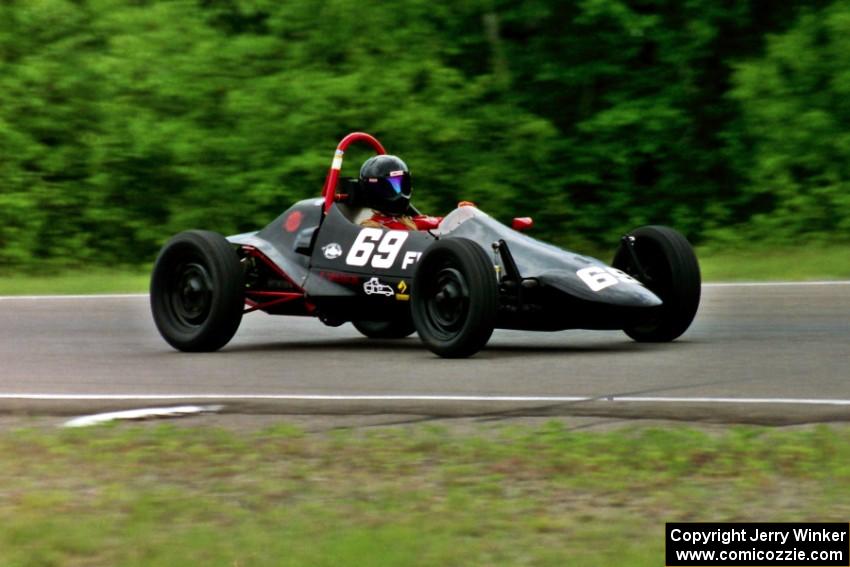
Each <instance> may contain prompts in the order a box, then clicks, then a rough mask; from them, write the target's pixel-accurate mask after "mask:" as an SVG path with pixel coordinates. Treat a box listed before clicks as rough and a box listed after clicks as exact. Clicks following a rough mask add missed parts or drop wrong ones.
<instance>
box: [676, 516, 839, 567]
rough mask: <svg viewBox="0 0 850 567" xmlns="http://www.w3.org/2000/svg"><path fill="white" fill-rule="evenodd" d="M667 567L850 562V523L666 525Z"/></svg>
mask: <svg viewBox="0 0 850 567" xmlns="http://www.w3.org/2000/svg"><path fill="white" fill-rule="evenodd" d="M665 540H666V544H665V549H666V563H665V564H666V565H667V567H701V566H703V565H708V566H711V565H727V566H735V567H748V566H750V565H755V566H760V567H767V566H769V567H775V566H783V565H787V566H789V567H790V566H792V565H795V566H804V567H832V566H848V565H850V524H840V523H777V522H765V523H699V522H695V523H690V522H687V523H686V522H679V523H668V524H667V530H666V535H665Z"/></svg>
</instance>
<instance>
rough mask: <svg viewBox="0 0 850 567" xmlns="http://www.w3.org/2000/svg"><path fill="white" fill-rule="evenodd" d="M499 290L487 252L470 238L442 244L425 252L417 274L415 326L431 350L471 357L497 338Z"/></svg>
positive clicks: (413, 301) (413, 300)
mask: <svg viewBox="0 0 850 567" xmlns="http://www.w3.org/2000/svg"><path fill="white" fill-rule="evenodd" d="M498 292H499V290H498V285H497V283H496V272H495V270H494V267H493V261H492V259H491V258H489V257H488V255H487V253H486V252H485V251H484V249H482V248H481V247H480V246H479V245H478V244H476V243H475V242H473V241H472V240H468V239H466V238H447V239H444V240H438V241H437V242H435V243H434V244H432V245H431V246H430V247H429V248H428V249H427V250H426V251H425V253H424V254H422V259H421V260H420V261H419V263H418V265H417V267H416V273H415V274H414V276H413V287H412V288H411V294H410V299H411V312H412V315H413V325H414V326H415V327H416V331H417V332H418V333H419V337H420V338H421V339H422V342H423V343H425V346H427V347H428V348H429V349H430V350H431V351H432V352H434V353H436V354H438V355H440V356H442V357H445V358H463V357H467V356H471V355H473V354H475V353H476V352H478V351H479V350H481V349H482V348H483V347H484V345H485V344H487V341H488V340H489V339H490V335H492V334H493V328H494V327H495V324H496V311H497V308H498Z"/></svg>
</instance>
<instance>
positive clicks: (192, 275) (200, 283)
mask: <svg viewBox="0 0 850 567" xmlns="http://www.w3.org/2000/svg"><path fill="white" fill-rule="evenodd" d="M169 288H170V289H169V294H168V296H169V301H170V303H171V309H172V311H173V313H174V315H175V316H176V317H177V319H178V320H179V321H180V322H182V323H183V324H186V325H192V326H197V325H200V324H201V323H203V322H204V321H205V320H206V319H207V316H208V315H209V313H210V308H211V306H212V292H213V287H212V280H211V278H210V275H209V272H208V271H207V269H206V267H205V266H204V265H203V264H199V263H197V262H191V263H187V264H183V265H182V266H179V267H178V269H177V270H175V276H174V279H173V281H172V285H171V286H169Z"/></svg>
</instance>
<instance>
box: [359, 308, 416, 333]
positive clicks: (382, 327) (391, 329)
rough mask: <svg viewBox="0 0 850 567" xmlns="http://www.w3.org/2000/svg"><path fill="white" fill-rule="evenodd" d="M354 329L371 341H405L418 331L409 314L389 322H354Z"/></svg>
mask: <svg viewBox="0 0 850 567" xmlns="http://www.w3.org/2000/svg"><path fill="white" fill-rule="evenodd" d="M351 324H352V325H354V328H355V329H357V330H358V331H360V333H361V334H362V335H363V336H366V337H368V338H370V339H403V338H405V337H409V336H410V335H412V334H413V333H414V331H416V328H415V327H414V326H413V320H412V319H411V318H410V314H409V313H404V314H403V315H401V316H399V317H396V318H394V319H390V320H389V321H363V320H360V321H352V322H351Z"/></svg>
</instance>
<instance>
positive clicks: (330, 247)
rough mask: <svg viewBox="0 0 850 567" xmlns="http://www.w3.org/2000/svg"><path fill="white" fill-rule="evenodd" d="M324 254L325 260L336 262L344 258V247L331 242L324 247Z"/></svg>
mask: <svg viewBox="0 0 850 567" xmlns="http://www.w3.org/2000/svg"><path fill="white" fill-rule="evenodd" d="M322 254H324V255H325V258H327V259H328V260H336V259H337V258H339V257H340V256H342V246H340V245H339V244H337V243H336V242H331V243H330V244H326V245H325V246H322Z"/></svg>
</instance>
